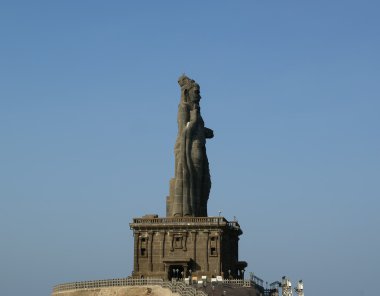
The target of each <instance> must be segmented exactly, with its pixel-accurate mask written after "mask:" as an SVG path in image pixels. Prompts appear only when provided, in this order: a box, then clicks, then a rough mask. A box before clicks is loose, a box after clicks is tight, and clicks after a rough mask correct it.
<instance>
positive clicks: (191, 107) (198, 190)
mask: <svg viewBox="0 0 380 296" xmlns="http://www.w3.org/2000/svg"><path fill="white" fill-rule="evenodd" d="M178 84H179V85H180V87H181V101H180V103H179V106H178V118H177V121H178V135H177V140H176V143H175V147H174V154H175V177H174V178H173V179H172V180H171V181H170V195H169V197H168V200H167V216H180V217H182V216H195V217H206V216H207V201H208V197H209V193H210V188H211V179H210V171H209V164H208V159H207V154H206V139H210V138H212V137H213V136H214V132H213V131H212V130H211V129H209V128H206V127H205V126H204V121H203V119H202V116H201V113H200V106H199V102H200V99H201V96H200V88H199V85H198V84H197V83H196V82H195V81H194V80H192V79H190V78H189V77H187V76H185V75H182V76H181V77H180V78H179V80H178Z"/></svg>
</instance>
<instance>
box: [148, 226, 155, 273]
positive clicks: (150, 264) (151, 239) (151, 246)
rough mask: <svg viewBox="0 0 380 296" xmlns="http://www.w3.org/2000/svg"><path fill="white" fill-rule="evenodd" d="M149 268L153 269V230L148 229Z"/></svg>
mask: <svg viewBox="0 0 380 296" xmlns="http://www.w3.org/2000/svg"><path fill="white" fill-rule="evenodd" d="M148 234H149V270H150V271H153V234H154V232H153V231H149V233H148Z"/></svg>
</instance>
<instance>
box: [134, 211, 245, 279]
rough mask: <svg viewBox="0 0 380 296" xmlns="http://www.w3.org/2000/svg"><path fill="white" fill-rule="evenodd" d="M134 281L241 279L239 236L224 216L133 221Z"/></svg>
mask: <svg viewBox="0 0 380 296" xmlns="http://www.w3.org/2000/svg"><path fill="white" fill-rule="evenodd" d="M130 227H131V229H133V236H134V268H133V274H132V275H133V277H134V278H152V277H153V278H162V279H165V280H167V279H168V280H171V279H172V278H184V277H189V276H195V277H197V278H198V279H201V277H202V276H207V277H208V278H211V277H216V276H219V275H220V276H223V277H225V278H229V277H232V278H235V279H236V278H241V277H242V274H241V271H242V270H244V269H245V267H246V266H247V263H246V262H244V261H239V259H238V242H239V236H240V235H241V234H242V231H241V229H240V225H239V224H238V222H237V221H233V222H229V221H227V220H226V219H225V218H224V217H178V218H177V217H170V218H151V219H148V218H135V219H133V223H131V224H130Z"/></svg>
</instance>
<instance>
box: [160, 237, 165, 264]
mask: <svg viewBox="0 0 380 296" xmlns="http://www.w3.org/2000/svg"><path fill="white" fill-rule="evenodd" d="M165 234H166V232H165V231H160V238H161V250H160V255H161V256H160V262H161V271H165V264H164V263H163V261H164V258H165Z"/></svg>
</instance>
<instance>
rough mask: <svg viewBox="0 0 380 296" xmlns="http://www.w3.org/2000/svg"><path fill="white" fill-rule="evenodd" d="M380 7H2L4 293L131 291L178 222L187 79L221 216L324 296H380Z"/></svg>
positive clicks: (278, 267) (262, 261) (262, 263)
mask: <svg viewBox="0 0 380 296" xmlns="http://www.w3.org/2000/svg"><path fill="white" fill-rule="evenodd" d="M379 12H380V4H379V2H378V1H348V0H346V1H296V0H294V1H291V0H286V1H261V0H260V1H259V0H250V1H186V2H182V1H24V2H22V1H1V3H0V152H1V153H0V201H1V207H0V289H1V294H2V295H30V296H40V295H49V293H50V291H51V288H52V286H53V285H54V284H57V283H62V282H68V281H77V280H78V281H79V280H91V279H104V278H113V277H125V276H128V275H130V273H131V271H132V268H133V266H132V263H133V260H132V259H133V242H132V233H131V231H130V230H129V225H128V224H129V222H131V219H132V218H133V217H138V216H141V215H143V214H146V213H157V214H159V215H160V216H163V215H165V197H166V195H167V194H168V191H169V179H170V178H171V177H172V176H173V171H174V168H173V166H174V159H173V145H174V141H175V137H176V132H177V126H176V116H177V115H176V112H177V104H178V101H179V87H178V85H177V78H178V76H179V75H181V74H182V73H186V74H187V75H188V76H190V77H192V78H193V79H195V80H196V81H197V82H198V83H199V84H200V85H201V94H202V97H203V99H202V102H201V104H202V114H203V118H204V120H205V122H206V125H207V126H208V127H210V128H212V129H214V132H215V138H214V139H212V140H210V141H208V144H207V149H208V156H209V160H210V168H211V174H212V182H213V186H212V189H211V196H210V201H209V207H208V208H209V214H210V215H217V214H218V211H219V210H222V211H223V213H222V215H224V216H225V217H226V218H227V219H233V217H234V216H236V217H237V219H238V220H239V222H240V224H241V226H242V228H243V231H244V234H243V236H242V237H241V240H240V259H242V260H246V261H247V262H248V264H249V266H248V268H247V272H250V271H253V272H255V274H256V275H257V276H259V277H261V278H263V279H264V280H265V281H268V282H272V281H275V280H279V279H280V278H281V277H282V276H283V275H287V276H289V277H290V278H291V280H292V281H293V282H296V281H297V280H298V279H303V280H304V283H305V292H306V295H307V296H314V295H315V296H318V295H322V294H323V295H344V296H354V295H355V296H356V295H361V296H362V295H377V294H378V292H377V291H378V287H377V284H376V283H377V281H378V278H379V276H380V272H379V266H380V255H379V250H380V235H379V233H380V229H379V228H380V227H379V226H380V218H379V210H380V189H379V188H380V182H379V177H380V129H379V127H380V116H379V111H380V97H379V85H380V83H379V78H380V59H379V53H380V37H379V36H380V18H379Z"/></svg>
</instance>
